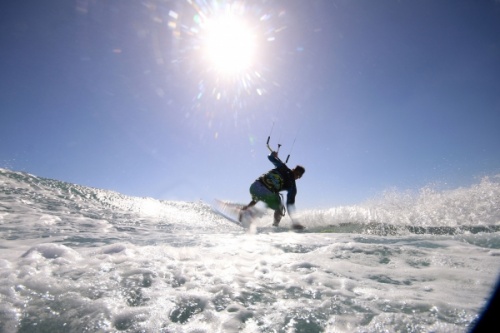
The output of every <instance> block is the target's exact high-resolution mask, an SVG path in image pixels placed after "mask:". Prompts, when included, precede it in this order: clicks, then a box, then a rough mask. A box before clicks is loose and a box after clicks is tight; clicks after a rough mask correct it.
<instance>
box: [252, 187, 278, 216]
mask: <svg viewBox="0 0 500 333" xmlns="http://www.w3.org/2000/svg"><path fill="white" fill-rule="evenodd" d="M250 194H251V195H252V200H254V201H262V202H264V203H265V204H266V205H267V206H268V207H269V208H271V209H273V210H278V209H281V207H282V205H281V197H280V195H279V194H278V193H274V192H272V191H271V190H269V189H268V188H267V187H265V186H264V184H262V183H261V182H260V180H256V181H255V182H254V183H253V184H252V185H250Z"/></svg>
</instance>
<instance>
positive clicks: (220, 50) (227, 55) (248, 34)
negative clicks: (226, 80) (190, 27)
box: [204, 15, 255, 75]
mask: <svg viewBox="0 0 500 333" xmlns="http://www.w3.org/2000/svg"><path fill="white" fill-rule="evenodd" d="M204 30H205V34H206V35H205V38H204V51H205V52H206V53H205V54H206V56H207V57H208V59H209V60H210V62H211V64H212V65H213V66H214V68H215V69H216V70H217V71H218V72H219V73H220V74H223V75H234V74H238V73H241V72H243V71H244V70H246V69H247V68H248V67H249V66H250V65H251V64H252V61H253V58H254V53H255V36H254V34H253V33H252V31H251V30H250V29H249V28H248V27H247V26H246V25H245V24H244V22H243V21H242V20H241V19H238V18H237V17H234V16H230V15H224V16H222V17H219V18H215V19H211V20H209V21H208V22H207V23H206V26H205V29H204Z"/></svg>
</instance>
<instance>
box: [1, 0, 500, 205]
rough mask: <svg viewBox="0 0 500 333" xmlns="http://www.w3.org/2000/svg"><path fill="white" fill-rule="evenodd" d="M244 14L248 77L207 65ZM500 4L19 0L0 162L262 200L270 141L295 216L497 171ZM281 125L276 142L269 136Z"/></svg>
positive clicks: (6, 49)
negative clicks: (224, 32)
mask: <svg viewBox="0 0 500 333" xmlns="http://www.w3.org/2000/svg"><path fill="white" fill-rule="evenodd" d="M228 11H234V12H236V17H238V18H240V19H242V20H244V21H245V22H246V24H247V26H248V27H250V29H251V31H252V33H253V34H254V37H255V57H254V59H253V62H252V64H251V66H250V67H249V68H247V69H246V70H245V71H244V72H240V73H238V74H234V75H233V76H223V75H222V74H220V73H219V72H217V70H214V68H213V67H212V65H211V64H210V63H208V62H207V56H206V54H205V53H204V51H203V50H204V49H203V48H204V44H203V43H204V37H203V36H204V35H203V33H204V29H205V28H204V27H205V26H204V25H203V22H201V23H200V20H202V21H203V19H207V18H210V17H211V16H217V15H218V14H220V13H221V12H228ZM499 32H500V2H499V1H493V0H491V1H445V0H443V1H430V0H429V1H389V0H387V1H368V0H365V1H361V0H360V1H355V0H352V1H347V0H345V1H334V0H331V1H330V0H324V1H298V0H297V1H294V0H291V1H285V0H281V1H246V2H245V1H240V2H227V1H195V0H193V1H192V4H190V3H188V2H187V1H184V0H182V1H181V0H171V1H153V0H151V1H132V0H131V1H117V0H115V1H88V0H78V1H66V0H64V1H63V0H54V1H49V2H41V1H31V4H30V5H27V4H26V3H25V2H23V3H21V2H19V1H14V0H7V1H6V2H5V3H4V4H2V11H1V12H0V73H1V75H0V112H1V114H0V167H4V168H8V169H12V170H17V171H26V172H29V173H33V174H35V175H38V176H42V177H48V178H54V179H59V180H63V181H68V182H72V183H76V184H81V185H86V186H92V187H97V188H103V189H110V190H115V191H118V192H121V193H124V194H127V195H133V196H148V197H153V198H157V199H168V200H187V201H195V200H199V199H201V200H204V201H207V202H210V200H211V199H213V198H221V199H228V200H233V201H238V202H247V201H249V194H248V187H249V185H250V184H251V182H252V181H253V180H254V179H255V178H256V177H258V176H259V175H260V174H262V173H263V172H265V171H267V170H269V169H270V168H271V167H272V165H271V164H270V163H269V161H268V160H267V158H266V156H267V154H268V150H267V148H266V146H265V143H266V140H267V137H268V136H269V135H270V134H272V136H271V144H272V145H273V146H276V144H277V143H278V142H279V143H281V144H282V148H281V150H280V153H281V156H282V158H283V159H284V158H286V155H288V154H289V153H290V151H291V157H290V161H289V165H290V166H291V167H293V166H295V164H302V165H304V166H305V168H306V174H305V175H304V177H303V178H302V179H301V180H299V181H298V183H297V185H298V196H297V208H299V209H300V208H320V207H321V208H324V207H331V206H337V205H343V204H355V203H359V202H363V201H364V200H367V199H370V198H372V197H373V196H376V195H379V194H380V193H382V192H383V191H385V190H388V189H393V188H397V189H400V190H412V191H418V189H420V188H422V187H424V186H427V185H429V184H431V185H435V184H437V185H438V186H440V187H450V188H455V187H459V186H468V185H469V184H471V183H474V182H477V180H478V179H479V178H481V177H483V176H488V175H489V176H493V175H497V174H500V149H499V146H500V130H499V125H500V34H499ZM271 130H272V132H271Z"/></svg>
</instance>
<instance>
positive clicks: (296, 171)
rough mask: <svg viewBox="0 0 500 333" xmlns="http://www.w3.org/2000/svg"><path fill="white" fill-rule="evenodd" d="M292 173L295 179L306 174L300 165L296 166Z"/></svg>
mask: <svg viewBox="0 0 500 333" xmlns="http://www.w3.org/2000/svg"><path fill="white" fill-rule="evenodd" d="M292 171H293V175H294V176H295V179H299V178H300V177H302V175H303V174H304V172H306V169H304V167H303V166H302V165H297V166H296V167H295V168H294V169H293V170H292Z"/></svg>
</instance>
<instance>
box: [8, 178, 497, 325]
mask: <svg viewBox="0 0 500 333" xmlns="http://www.w3.org/2000/svg"><path fill="white" fill-rule="evenodd" d="M499 207H500V182H499V181H498V179H496V178H493V179H488V178H485V179H483V180H482V181H480V182H479V183H478V184H475V185H473V186H471V187H469V188H461V189H456V190H452V191H435V190H432V189H423V190H421V191H420V192H419V193H416V194H409V193H398V192H391V193H387V194H386V195H385V196H384V197H383V198H380V199H379V200H376V201H375V200H374V201H371V202H368V203H366V204H363V205H359V206H350V207H333V208H331V209H326V210H315V211H303V212H301V213H300V214H299V219H300V221H301V222H302V223H303V224H304V225H305V226H307V227H308V228H307V231H306V232H300V233H296V232H290V231H289V230H288V228H287V227H288V226H289V225H290V221H289V220H287V219H284V220H283V222H282V224H283V227H282V228H279V229H273V228H272V227H271V226H270V225H271V221H272V215H271V214H270V213H268V214H266V215H265V216H263V217H262V218H260V219H258V220H257V221H255V225H256V228H252V229H251V230H246V229H242V228H241V227H239V226H237V225H235V224H233V223H231V222H229V221H227V220H226V219H224V218H222V217H220V216H219V215H217V214H215V213H214V212H213V211H212V209H211V208H210V205H208V204H205V203H202V202H197V203H187V202H166V201H159V200H154V199H150V198H134V197H127V196H124V195H121V194H119V193H115V192H110V191H105V190H99V189H92V188H87V187H82V186H78V185H74V184H68V183H64V182H59V181H56V180H49V179H42V178H39V177H36V176H32V175H28V174H25V173H19V172H12V171H8V170H3V169H0V239H1V245H0V253H1V259H0V272H1V273H0V332H467V331H468V330H469V328H470V325H471V324H472V323H474V321H475V320H476V318H477V317H478V314H479V312H480V311H481V308H482V307H483V306H484V305H485V303H486V301H487V299H488V297H489V295H490V292H491V290H492V288H493V286H494V284H495V281H496V279H497V277H498V273H499V269H500V216H499V214H500V213H499V211H500V210H499V209H498V208H499Z"/></svg>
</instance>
